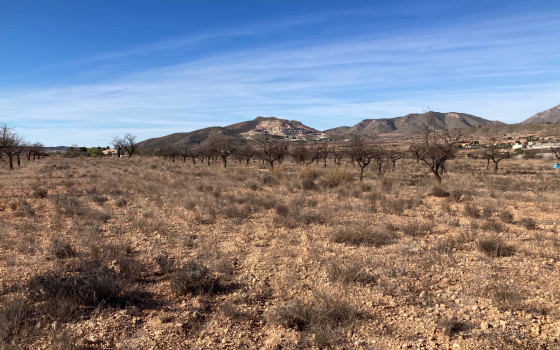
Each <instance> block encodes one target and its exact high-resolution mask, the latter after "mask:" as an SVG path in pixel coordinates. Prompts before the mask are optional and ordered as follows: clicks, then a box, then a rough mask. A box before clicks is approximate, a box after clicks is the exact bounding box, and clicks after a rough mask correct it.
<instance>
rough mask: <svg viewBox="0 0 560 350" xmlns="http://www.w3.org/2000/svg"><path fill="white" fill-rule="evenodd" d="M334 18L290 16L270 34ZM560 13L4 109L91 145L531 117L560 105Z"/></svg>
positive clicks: (119, 82) (25, 101) (315, 48)
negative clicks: (443, 117)
mask: <svg viewBox="0 0 560 350" xmlns="http://www.w3.org/2000/svg"><path fill="white" fill-rule="evenodd" d="M331 17H332V14H331V13H324V14H322V15H321V16H318V17H315V16H309V17H301V18H295V19H286V20H284V21H283V22H278V23H276V24H271V25H270V27H268V28H264V30H265V31H281V30H283V28H286V27H293V26H298V25H305V24H306V23H309V21H328V20H329V18H331ZM559 18H560V17H559V16H557V14H556V16H555V15H554V14H550V13H548V14H542V13H541V14H539V13H536V14H535V13H534V14H527V15H516V16H510V17H505V18H503V19H501V20H500V21H496V20H495V19H492V20H487V21H477V22H476V23H473V22H471V21H463V22H458V23H453V24H447V25H445V26H444V27H441V26H440V27H437V26H436V27H427V28H419V29H418V30H411V31H408V32H403V31H397V32H395V33H393V34H391V35H388V36H384V37H377V36H375V35H363V34H362V35H360V36H357V37H353V36H345V37H342V38H337V39H336V40H335V41H330V42H329V43H325V42H314V41H312V40H309V39H302V40H299V41H290V42H280V43H274V44H268V45H261V46H259V47H258V48H240V49H236V50H234V51H225V52H216V53H214V54H212V55H210V56H206V57H203V58H199V59H196V60H190V61H188V62H185V63H181V64H176V65H171V66H166V67H160V68H156V69H147V70H143V71H139V72H135V73H132V74H131V73H129V74H127V75H124V76H118V77H115V78H112V79H107V80H105V81H104V82H102V83H97V84H89V85H75V86H66V87H52V88H46V89H34V90H24V91H1V93H2V94H1V97H0V116H2V118H3V119H7V120H5V121H6V122H8V123H9V124H12V125H14V126H16V127H18V128H19V129H21V130H22V132H23V133H25V134H26V135H27V136H28V138H32V139H37V140H44V141H43V142H45V143H48V144H71V143H82V142H83V143H84V144H88V145H98V144H105V143H108V142H109V141H110V140H111V139H112V137H113V136H115V135H117V134H120V133H124V132H135V133H136V134H137V135H138V137H139V138H142V139H143V138H148V137H155V136H161V135H164V134H168V133H172V132H180V131H189V130H193V129H197V128H200V127H205V126H211V125H226V124H229V123H232V122H237V121H241V120H247V119H251V118H254V117H255V116H257V115H276V116H278V117H283V118H289V119H298V120H301V121H302V122H304V123H308V124H310V126H312V127H315V128H318V129H326V128H330V127H335V126H340V125H343V124H345V125H352V124H355V123H357V122H358V121H360V120H361V119H364V118H377V117H395V116H399V115H403V114H406V113H411V112H420V111H421V109H422V106H425V105H429V106H430V107H431V108H432V110H438V111H457V112H466V113H471V114H475V115H479V116H481V117H485V118H488V119H499V120H502V121H505V122H519V121H522V120H523V119H525V118H527V117H529V116H531V115H532V114H534V113H536V112H539V111H541V110H543V109H546V108H549V107H552V106H553V105H556V104H558V103H559V102H558V96H560V78H558V77H560V67H558V66H557V65H555V64H554V62H560V33H559V32H558V31H557V30H553V29H554V28H558V27H560V20H559ZM262 29H263V28H256V27H251V26H250V27H247V28H244V29H240V30H237V31H232V32H227V33H223V32H221V33H203V34H199V35H196V36H192V37H188V38H182V39H173V40H168V41H162V42H159V43H155V44H150V45H145V46H141V47H138V48H132V49H129V50H124V51H121V52H115V53H109V54H102V55H99V56H94V57H89V58H86V59H85V60H91V61H95V60H106V61H111V60H118V59H120V58H122V57H124V56H130V55H137V54H143V55H148V54H150V53H152V52H154V51H158V50H166V49H169V48H172V47H177V46H182V45H188V44H189V43H192V42H202V41H208V40H210V41H211V40H213V38H216V37H217V36H221V37H227V36H232V37H234V36H242V35H257V34H256V33H257V32H258V31H259V30H262ZM53 123H54V124H53ZM37 125H40V126H41V127H40V128H37ZM49 125H54V126H53V127H49Z"/></svg>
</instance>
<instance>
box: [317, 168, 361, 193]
mask: <svg viewBox="0 0 560 350" xmlns="http://www.w3.org/2000/svg"><path fill="white" fill-rule="evenodd" d="M353 181H354V173H353V172H351V171H350V170H349V169H346V168H344V167H334V168H330V169H329V170H327V172H326V173H325V176H324V178H323V179H322V182H321V185H322V186H324V187H327V188H334V187H337V186H339V185H342V184H346V183H351V182H353Z"/></svg>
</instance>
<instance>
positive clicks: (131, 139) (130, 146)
mask: <svg viewBox="0 0 560 350" xmlns="http://www.w3.org/2000/svg"><path fill="white" fill-rule="evenodd" d="M122 140H123V141H124V148H125V149H126V151H127V152H128V156H129V157H132V154H133V153H134V151H136V148H138V145H137V143H136V136H134V135H131V134H125V135H124V138H123V139H122Z"/></svg>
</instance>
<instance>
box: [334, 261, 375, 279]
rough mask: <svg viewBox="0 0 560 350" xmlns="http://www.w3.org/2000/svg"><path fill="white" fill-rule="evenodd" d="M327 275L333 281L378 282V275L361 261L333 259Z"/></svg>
mask: <svg viewBox="0 0 560 350" xmlns="http://www.w3.org/2000/svg"><path fill="white" fill-rule="evenodd" d="M327 277H328V278H329V280H330V281H331V282H336V283H342V284H350V283H360V284H376V283H377V279H378V278H377V276H375V275H372V274H371V273H368V272H367V271H366V270H365V266H364V264H363V263H362V262H359V261H350V262H341V261H331V262H330V263H329V264H328V265H327Z"/></svg>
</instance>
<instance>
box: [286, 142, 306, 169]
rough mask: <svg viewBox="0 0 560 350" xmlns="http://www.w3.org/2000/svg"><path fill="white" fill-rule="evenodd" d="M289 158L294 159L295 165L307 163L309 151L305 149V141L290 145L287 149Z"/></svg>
mask: <svg viewBox="0 0 560 350" xmlns="http://www.w3.org/2000/svg"><path fill="white" fill-rule="evenodd" d="M288 151H289V154H290V156H292V157H293V158H294V160H295V161H296V163H297V164H302V163H305V162H306V161H307V159H308V158H309V155H310V150H309V149H308V148H307V145H306V144H305V141H297V142H294V143H292V144H291V145H290V147H289V148H288Z"/></svg>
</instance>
